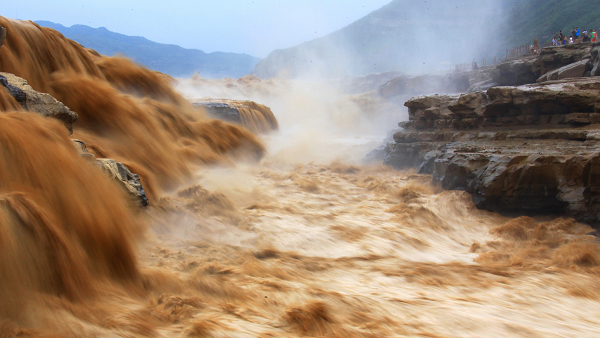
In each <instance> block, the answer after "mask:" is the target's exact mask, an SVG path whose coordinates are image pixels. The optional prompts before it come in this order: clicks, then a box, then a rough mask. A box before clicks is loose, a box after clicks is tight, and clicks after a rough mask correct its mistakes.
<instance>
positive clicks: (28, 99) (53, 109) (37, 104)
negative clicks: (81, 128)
mask: <svg viewBox="0 0 600 338" xmlns="http://www.w3.org/2000/svg"><path fill="white" fill-rule="evenodd" d="M0 86H2V87H4V88H5V89H6V90H8V92H9V93H10V95H11V96H12V97H13V98H14V99H15V100H16V101H17V102H18V103H19V104H20V105H21V106H22V107H23V109H25V110H28V111H30V112H34V113H37V114H39V115H42V116H45V117H51V118H55V119H57V120H60V121H62V122H63V123H64V124H65V127H67V129H69V132H70V133H71V134H72V133H73V123H74V122H75V121H77V113H75V112H73V111H71V110H70V109H69V107H67V106H65V105H64V104H63V103H62V102H60V101H58V100H56V99H55V98H54V97H52V96H50V95H49V94H46V93H40V92H37V91H35V90H34V89H33V88H31V86H30V85H29V84H27V80H25V79H22V78H20V77H18V76H16V75H13V74H10V73H0Z"/></svg>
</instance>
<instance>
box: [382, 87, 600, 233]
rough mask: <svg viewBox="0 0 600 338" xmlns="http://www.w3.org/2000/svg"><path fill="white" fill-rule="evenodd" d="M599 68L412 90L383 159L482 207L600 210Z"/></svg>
mask: <svg viewBox="0 0 600 338" xmlns="http://www.w3.org/2000/svg"><path fill="white" fill-rule="evenodd" d="M599 94H600V78H580V79H574V80H569V81H549V82H546V83H544V84H537V85H526V86H520V87H494V88H490V89H488V90H487V91H485V92H476V93H468V94H462V95H433V96H419V97H415V98H413V99H411V100H409V101H408V102H406V103H405V105H406V106H407V107H408V109H409V121H406V122H402V123H401V124H400V126H401V127H403V128H405V129H404V130H403V131H401V132H398V133H396V134H394V141H393V142H390V143H388V144H387V147H386V157H385V160H384V163H386V164H388V165H391V166H393V167H395V168H399V169H401V168H406V167H415V168H417V169H418V171H419V173H423V174H432V175H433V180H434V181H435V182H437V183H439V184H440V185H441V186H442V187H443V188H445V189H458V190H465V191H467V192H469V193H471V194H472V196H473V201H474V202H475V204H476V205H477V206H478V207H480V208H484V209H488V210H493V211H506V212H534V213H540V212H563V211H564V212H566V213H567V214H569V215H572V216H574V217H577V218H578V219H580V220H584V221H588V222H596V221H597V219H598V216H599V215H600V214H599V213H600V95H599Z"/></svg>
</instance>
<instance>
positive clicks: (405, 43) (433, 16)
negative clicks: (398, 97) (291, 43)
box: [254, 0, 505, 78]
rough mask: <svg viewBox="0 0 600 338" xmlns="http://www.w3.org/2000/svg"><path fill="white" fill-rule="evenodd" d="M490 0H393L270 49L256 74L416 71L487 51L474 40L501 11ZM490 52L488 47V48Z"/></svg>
mask: <svg viewBox="0 0 600 338" xmlns="http://www.w3.org/2000/svg"><path fill="white" fill-rule="evenodd" d="M497 3H498V1H494V0H461V1H447V0H427V1H411V0H394V1H392V2H390V3H389V4H387V5H385V6H384V7H382V8H380V9H378V10H376V11H374V12H372V13H370V14H369V15H367V16H365V17H363V18H361V19H359V20H357V21H355V22H353V23H352V24H350V25H348V26H346V27H344V28H342V29H340V30H338V31H336V32H333V33H331V34H329V35H326V36H324V37H321V38H318V39H315V40H312V41H309V42H306V43H303V44H301V45H298V46H295V47H291V48H287V49H280V50H276V51H273V52H272V53H271V54H269V55H268V56H267V57H266V58H265V59H263V60H261V61H260V62H259V63H258V64H257V65H256V67H255V69H254V74H255V75H257V76H259V77H265V78H267V77H273V76H280V77H298V76H306V74H309V76H311V75H321V76H335V77H337V76H348V75H350V76H362V75H365V74H370V73H381V72H387V71H394V70H397V71H403V72H413V73H419V72H424V71H431V70H437V69H440V68H445V67H446V68H447V67H451V66H453V65H454V64H455V63H459V62H468V61H469V60H472V59H473V58H478V57H481V56H483V55H485V54H486V52H487V51H483V50H481V49H480V48H478V46H479V45H480V44H482V43H484V42H486V40H487V39H488V36H487V34H489V32H490V31H489V30H487V29H486V30H482V29H481V28H482V27H485V26H487V27H491V28H494V27H495V26H496V25H497V24H498V23H499V22H500V20H499V19H498V18H499V17H503V16H504V15H505V14H504V12H503V11H502V9H501V8H500V6H498V5H497ZM488 54H489V53H488Z"/></svg>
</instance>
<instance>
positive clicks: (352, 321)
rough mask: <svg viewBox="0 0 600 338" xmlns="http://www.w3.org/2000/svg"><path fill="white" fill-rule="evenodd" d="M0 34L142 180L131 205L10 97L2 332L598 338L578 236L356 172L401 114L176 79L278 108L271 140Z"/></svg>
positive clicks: (0, 251) (27, 39)
mask: <svg viewBox="0 0 600 338" xmlns="http://www.w3.org/2000/svg"><path fill="white" fill-rule="evenodd" d="M0 21H1V23H2V25H3V26H7V27H8V28H9V39H8V40H7V43H6V45H5V46H3V47H1V49H0V71H10V72H14V73H18V74H17V75H20V76H23V77H26V78H28V79H29V81H30V83H31V84H32V86H34V88H36V89H37V90H40V91H49V92H51V93H52V94H53V95H55V96H57V97H59V98H61V100H62V101H63V102H65V103H66V104H68V105H69V106H70V107H71V108H72V109H74V110H75V111H77V112H78V113H79V115H80V120H79V121H78V122H77V123H76V125H75V133H74V136H75V137H79V138H82V139H84V140H85V141H87V142H88V144H90V148H91V150H92V151H94V152H95V153H96V154H97V155H99V156H109V157H115V158H118V159H120V160H123V161H125V162H127V163H128V164H130V165H131V166H132V168H134V169H135V170H134V171H137V172H139V173H141V174H142V176H143V178H145V183H147V184H150V185H153V186H154V188H153V189H152V192H153V194H152V200H151V207H149V208H146V209H143V210H139V209H136V208H135V207H134V206H133V205H130V204H129V202H128V200H127V196H125V195H124V194H123V193H122V192H121V191H120V190H119V187H118V186H117V185H115V184H114V183H113V182H111V181H110V180H108V179H107V178H106V177H104V176H103V175H102V174H101V173H100V171H99V170H95V169H94V168H91V167H90V166H89V164H88V163H85V161H84V160H83V159H82V158H80V157H79V156H78V154H77V153H76V152H75V150H74V148H73V147H72V145H71V143H70V142H71V141H70V140H69V135H68V134H67V131H66V129H64V127H63V126H62V125H61V124H60V123H58V122H56V121H53V120H50V119H44V118H41V117H39V116H36V115H32V114H29V113H24V112H22V111H20V110H19V109H18V108H19V107H18V106H17V105H15V104H14V102H13V101H12V99H11V98H9V97H5V96H6V95H2V96H1V97H2V98H3V99H2V100H3V101H2V102H3V103H2V109H3V110H18V111H13V112H3V113H2V114H0V144H1V145H2V146H1V147H0V172H2V178H1V179H0V230H1V231H0V337H4V336H7V337H16V336H18V337H82V336H85V337H114V336H120V337H302V336H312V337H404V336H415V337H423V336H426V337H482V336H487V337H498V336H501V337H506V336H510V337H513V336H517V337H519V336H521V337H536V336H540V337H553V336H556V337H574V336H577V337H586V336H590V337H591V336H597V332H598V331H599V326H600V325H599V324H598V321H597V320H596V319H597V318H598V315H600V303H599V300H600V292H599V290H600V289H599V287H600V285H599V284H600V282H599V279H598V277H599V275H600V258H599V247H598V244H597V242H596V241H595V237H592V236H588V235H586V233H588V232H590V231H591V229H590V228H589V227H587V226H585V225H583V224H578V223H576V222H574V221H572V220H569V219H561V218H549V217H547V218H528V217H519V218H513V219H511V218H505V217H502V216H500V215H497V214H493V213H489V212H485V211H480V210H477V209H476V208H475V207H474V206H473V204H472V203H471V200H470V196H469V195H467V194H465V193H462V192H447V191H446V192H444V191H440V190H438V188H436V187H433V186H431V185H430V182H431V177H429V176H421V175H416V174H415V173H414V172H410V171H407V172H397V171H393V170H391V169H389V168H386V167H379V166H363V165H360V159H361V158H362V156H364V154H366V152H368V151H369V150H370V149H372V148H374V147H375V146H377V145H378V143H379V142H380V140H381V137H382V136H383V135H385V128H384V127H385V126H386V125H390V124H391V125H393V123H391V122H389V121H398V120H400V119H402V114H403V113H404V112H403V111H401V110H397V108H396V107H392V106H389V105H387V104H386V103H385V102H378V101H377V99H376V98H374V97H372V96H364V97H346V96H341V95H337V93H336V91H335V89H331V88H325V87H323V86H320V85H318V84H315V83H309V84H306V83H290V82H279V81H277V80H269V81H265V82H261V81H259V80H257V79H253V78H245V79H240V80H238V81H235V84H234V87H232V86H231V83H229V82H231V81H232V80H231V81H230V80H226V81H224V83H219V82H218V81H215V82H212V83H211V82H210V81H203V80H201V79H192V80H190V83H185V82H184V81H180V86H179V87H178V88H179V89H180V90H181V92H182V93H183V94H184V95H185V96H186V98H188V99H199V98H201V97H203V96H211V97H214V98H215V99H217V98H224V99H253V100H256V101H259V102H261V103H264V104H266V105H267V106H269V107H271V108H272V109H273V112H274V113H275V116H276V117H277V120H278V122H279V127H280V128H279V132H277V133H272V134H268V135H260V136H255V135H252V134H251V133H250V132H249V131H247V130H245V129H242V128H240V127H238V126H234V125H230V124H226V123H222V122H219V121H213V120H210V119H208V118H207V117H206V116H204V115H203V114H202V113H201V112H197V111H195V110H194V109H193V108H192V107H191V105H190V104H189V103H188V102H187V101H186V100H185V99H184V98H183V96H181V95H180V94H179V93H177V92H175V91H174V90H173V89H172V87H171V86H170V84H169V79H166V78H162V77H161V76H160V75H159V74H155V73H152V72H149V71H147V70H144V69H140V68H138V67H136V66H135V65H133V64H132V63H131V62H129V61H127V60H121V59H109V58H102V57H100V56H97V55H94V54H93V53H91V52H89V51H86V50H84V49H82V48H81V47H79V46H78V45H76V44H73V43H69V42H68V41H65V40H64V39H63V38H62V37H60V36H58V35H56V34H55V33H53V32H52V31H47V30H44V29H41V28H39V27H36V26H35V25H33V24H31V23H22V22H17V21H13V20H7V19H4V18H0ZM27 46H30V47H27ZM31 46H33V47H35V48H33V47H31ZM57 46H58V47H57ZM27 48H29V50H32V52H28V53H27V57H26V58H25V59H22V60H21V61H20V63H19V62H18V61H19V60H20V59H19V57H21V58H22V55H21V54H22V52H23V50H28V49H27ZM36 50H37V51H39V55H38V54H36ZM63 54H66V55H67V56H68V57H66V56H65V55H63ZM20 55H21V56H20ZM36 55H37V56H36ZM194 82H196V83H194ZM198 83H201V86H198ZM235 86H238V87H237V88H236V87H235ZM232 88H233V90H232ZM0 89H1V88H0ZM365 102H366V103H365ZM365 106H368V107H371V108H370V109H369V110H368V111H364V109H363V108H364V107H365ZM245 153H251V154H252V156H243V155H244V154H245ZM258 155H264V157H262V160H261V161H260V162H256V161H248V162H245V160H247V159H248V158H251V159H255V158H256V157H258Z"/></svg>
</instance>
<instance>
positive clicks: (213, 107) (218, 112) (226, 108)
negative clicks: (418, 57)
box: [194, 102, 242, 124]
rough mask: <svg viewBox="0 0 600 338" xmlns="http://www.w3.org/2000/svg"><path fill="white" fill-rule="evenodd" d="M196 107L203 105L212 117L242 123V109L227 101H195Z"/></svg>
mask: <svg viewBox="0 0 600 338" xmlns="http://www.w3.org/2000/svg"><path fill="white" fill-rule="evenodd" d="M194 106H196V107H202V108H204V110H205V111H206V112H207V113H208V115H210V116H211V117H212V118H215V119H219V120H223V121H227V122H234V123H240V124H241V123H242V117H241V116H240V111H239V110H238V109H237V108H234V107H231V106H230V105H229V104H227V103H223V102H196V103H194Z"/></svg>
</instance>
